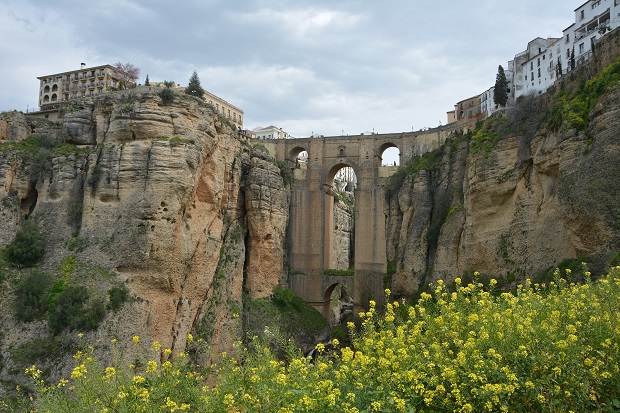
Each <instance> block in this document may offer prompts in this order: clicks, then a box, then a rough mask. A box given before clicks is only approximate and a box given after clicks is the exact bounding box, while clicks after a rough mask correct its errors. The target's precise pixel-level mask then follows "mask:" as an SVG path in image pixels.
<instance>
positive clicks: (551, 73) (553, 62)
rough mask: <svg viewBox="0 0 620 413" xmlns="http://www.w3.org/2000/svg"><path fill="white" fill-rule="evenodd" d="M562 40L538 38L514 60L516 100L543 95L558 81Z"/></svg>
mask: <svg viewBox="0 0 620 413" xmlns="http://www.w3.org/2000/svg"><path fill="white" fill-rule="evenodd" d="M560 40H561V39H560V38H557V37H550V38H547V39H543V38H542V37H537V38H535V39H534V40H531V41H530V42H529V43H528V44H527V49H525V51H523V52H521V53H519V54H517V55H516V56H515V58H514V60H513V62H514V63H513V64H514V67H515V72H514V79H513V83H514V88H515V90H514V96H515V99H516V98H518V97H519V96H522V95H527V94H529V93H542V92H544V91H545V90H547V88H548V87H549V86H551V85H553V83H554V82H555V81H556V79H557V73H556V67H557V58H558V57H559V54H560V53H559V51H558V50H559V49H558V44H559V42H560Z"/></svg>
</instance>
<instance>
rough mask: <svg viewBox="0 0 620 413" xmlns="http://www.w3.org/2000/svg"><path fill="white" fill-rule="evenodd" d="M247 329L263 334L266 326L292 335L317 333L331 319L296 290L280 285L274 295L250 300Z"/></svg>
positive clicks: (247, 303) (246, 307)
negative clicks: (324, 315) (327, 319)
mask: <svg viewBox="0 0 620 413" xmlns="http://www.w3.org/2000/svg"><path fill="white" fill-rule="evenodd" d="M244 313H245V319H244V325H245V330H246V331H249V332H250V333H253V334H263V331H264V327H265V326H268V327H269V328H270V329H271V330H272V331H281V332H282V333H283V334H285V335H286V336H288V337H305V338H309V337H314V336H315V335H316V334H318V333H319V332H321V331H322V330H323V329H324V328H325V327H326V326H327V322H326V321H325V319H324V318H323V316H322V315H321V314H320V313H319V312H318V311H317V310H315V309H314V308H313V307H312V306H311V305H309V304H308V303H306V302H305V301H304V300H302V299H301V297H299V296H298V295H297V294H295V293H294V292H293V291H292V290H290V289H286V288H282V287H280V286H276V288H274V290H273V295H272V297H271V299H258V300H246V302H245V311H244Z"/></svg>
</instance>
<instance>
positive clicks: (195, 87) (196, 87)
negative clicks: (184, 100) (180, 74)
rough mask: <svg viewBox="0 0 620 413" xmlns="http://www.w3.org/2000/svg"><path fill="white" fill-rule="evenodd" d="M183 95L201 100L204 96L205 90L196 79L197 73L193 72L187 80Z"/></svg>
mask: <svg viewBox="0 0 620 413" xmlns="http://www.w3.org/2000/svg"><path fill="white" fill-rule="evenodd" d="M185 93H186V94H188V95H191V96H197V97H199V98H202V97H203V96H204V94H205V90H204V89H203V88H202V86H200V79H198V73H196V71H195V70H194V73H192V76H191V77H190V78H189V84H188V85H187V87H186V88H185Z"/></svg>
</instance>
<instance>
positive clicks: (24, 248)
mask: <svg viewBox="0 0 620 413" xmlns="http://www.w3.org/2000/svg"><path fill="white" fill-rule="evenodd" d="M44 252H45V243H44V240H43V236H42V235H41V233H40V232H39V228H38V227H37V225H36V224H35V223H34V222H33V221H32V220H28V221H25V222H24V224H23V225H22V227H21V228H20V229H19V230H17V233H16V234H15V239H14V240H13V241H12V242H11V243H10V244H9V245H7V246H6V247H5V248H4V251H3V255H4V258H5V259H6V260H7V261H8V262H10V263H11V264H13V265H14V266H16V267H32V266H34V265H36V264H37V262H39V261H40V260H41V258H43V254H44Z"/></svg>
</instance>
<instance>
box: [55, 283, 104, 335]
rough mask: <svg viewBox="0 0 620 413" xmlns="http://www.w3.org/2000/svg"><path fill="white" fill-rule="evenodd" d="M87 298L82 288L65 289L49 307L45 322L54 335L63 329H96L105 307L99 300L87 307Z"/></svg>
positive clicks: (84, 288) (70, 286)
mask: <svg viewBox="0 0 620 413" xmlns="http://www.w3.org/2000/svg"><path fill="white" fill-rule="evenodd" d="M89 297H90V294H89V293H88V290H87V289H86V287H84V286H74V285H69V286H67V287H65V288H64V289H63V290H62V292H61V293H60V294H58V296H57V297H56V298H55V299H54V300H53V301H52V303H51V305H50V309H49V314H48V319H47V322H48V325H49V328H50V330H51V331H52V333H53V334H55V335H56V334H58V333H60V332H61V331H63V330H65V329H69V330H83V331H88V330H95V329H97V327H98V326H99V323H101V321H102V320H103V319H104V317H105V314H106V311H105V306H104V305H103V302H102V301H101V300H96V301H94V302H93V303H92V304H91V305H90V306H87V305H86V304H87V302H88V299H89Z"/></svg>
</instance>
